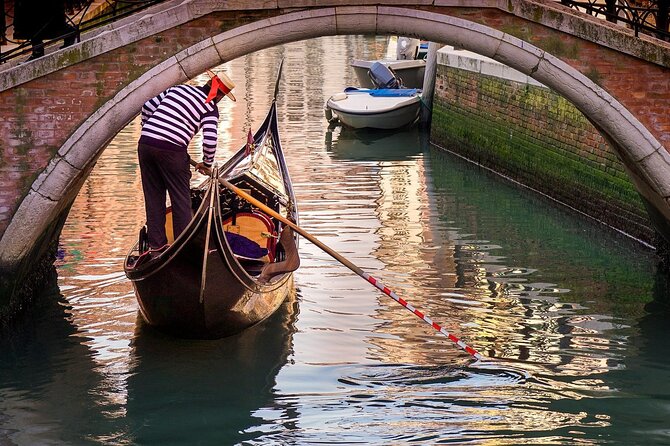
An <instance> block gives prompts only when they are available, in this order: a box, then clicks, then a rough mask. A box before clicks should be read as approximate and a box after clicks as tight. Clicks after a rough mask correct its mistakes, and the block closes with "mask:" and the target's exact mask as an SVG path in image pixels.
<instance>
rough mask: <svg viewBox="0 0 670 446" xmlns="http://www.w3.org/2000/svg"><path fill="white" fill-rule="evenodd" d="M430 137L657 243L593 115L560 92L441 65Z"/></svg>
mask: <svg viewBox="0 0 670 446" xmlns="http://www.w3.org/2000/svg"><path fill="white" fill-rule="evenodd" d="M437 85H438V88H436V95H435V99H434V102H433V117H432V127H431V140H432V141H433V142H434V143H435V144H437V145H438V146H441V147H444V148H447V149H449V150H450V151H452V152H455V153H457V154H459V155H462V156H464V157H465V158H468V159H470V160H472V161H474V162H476V163H478V164H481V165H482V166H485V167H487V168H490V169H492V170H494V171H496V172H498V173H500V174H502V175H505V176H508V177H510V178H512V179H513V180H515V181H518V182H519V183H521V184H523V185H525V186H527V187H530V188H532V189H535V190H537V191H539V192H541V193H543V194H545V195H547V196H549V197H551V198H553V199H555V200H557V201H560V202H562V203H564V204H566V205H568V206H571V207H573V208H575V209H577V210H579V211H581V212H583V213H586V214H587V215H590V216H592V217H594V218H596V219H598V220H600V221H602V222H604V223H607V224H609V225H611V226H613V227H615V228H617V229H619V230H621V231H624V232H626V233H628V234H631V235H632V236H634V237H636V238H639V239H641V240H643V241H645V242H647V243H652V242H653V238H654V231H653V229H652V225H651V223H650V222H649V218H648V216H647V212H646V208H645V207H644V205H643V202H642V200H641V199H640V197H639V194H638V193H637V191H636V189H635V187H634V186H633V184H632V182H631V181H630V179H629V178H628V176H627V174H626V172H625V170H624V168H623V164H622V163H621V161H620V160H619V159H618V158H617V156H616V154H615V152H614V151H613V149H612V148H611V147H610V146H609V145H608V144H607V143H606V142H605V140H604V138H603V137H602V136H601V135H600V134H599V133H598V132H597V130H596V129H595V128H594V127H593V125H592V124H591V123H590V122H589V121H588V119H587V118H586V117H585V116H584V115H583V114H582V113H581V112H579V111H578V110H577V109H576V108H575V107H574V106H573V105H572V104H571V103H570V102H569V101H567V100H566V99H565V98H563V97H562V96H560V95H558V94H556V93H554V92H553V91H551V90H549V89H547V88H543V87H538V86H534V85H528V84H520V83H517V82H512V81H508V80H503V79H498V78H495V77H491V76H485V75H481V74H478V73H473V72H469V71H465V70H461V69H457V68H450V67H445V66H439V67H438V79H437Z"/></svg>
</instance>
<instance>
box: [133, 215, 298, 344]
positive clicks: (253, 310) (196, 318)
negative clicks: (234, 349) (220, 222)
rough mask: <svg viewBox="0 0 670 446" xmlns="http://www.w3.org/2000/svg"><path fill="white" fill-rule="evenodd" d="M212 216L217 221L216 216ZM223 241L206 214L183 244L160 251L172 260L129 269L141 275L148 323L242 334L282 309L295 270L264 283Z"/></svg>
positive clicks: (204, 334) (196, 333)
mask: <svg viewBox="0 0 670 446" xmlns="http://www.w3.org/2000/svg"><path fill="white" fill-rule="evenodd" d="M209 218H212V220H214V221H213V224H216V219H215V217H214V216H210V217H209ZM208 229H209V230H210V231H211V233H210V238H209V244H208V246H207V258H206V259H204V256H203V253H204V252H205V245H206V238H207V237H206V234H207V230H208ZM224 243H225V242H224V241H223V240H221V239H220V238H219V233H218V232H217V231H216V230H214V228H213V227H212V226H210V225H208V224H207V217H206V216H203V218H202V219H201V220H200V222H199V224H198V225H197V226H196V227H195V228H193V235H192V236H191V237H190V238H188V239H187V240H186V241H185V242H183V244H182V246H179V245H177V246H173V247H171V248H170V250H168V251H166V252H165V253H163V254H162V255H161V257H162V256H168V259H167V260H165V261H162V259H161V258H160V257H159V258H158V259H156V260H154V261H155V262H156V263H157V267H156V268H155V269H153V270H152V269H151V265H149V264H147V269H148V271H146V270H145V271H144V272H143V273H140V274H137V275H133V273H132V272H128V271H127V274H129V277H130V278H131V280H132V279H139V280H132V283H133V286H134V288H135V294H136V296H137V300H138V303H139V307H140V312H141V314H142V317H143V318H144V319H145V320H146V321H147V323H149V325H152V326H154V327H156V328H158V329H161V330H162V331H166V332H169V333H171V334H174V335H176V336H179V337H186V338H200V339H207V338H221V337H225V336H230V335H233V334H236V333H239V332H240V331H242V330H244V329H246V328H248V327H250V326H252V325H254V324H256V323H258V322H260V321H261V320H263V319H265V318H266V317H268V316H269V315H271V314H272V313H273V312H274V311H275V310H276V309H277V308H279V306H280V305H281V303H282V302H283V301H284V299H285V298H286V296H287V295H288V293H289V292H290V289H291V287H292V286H293V280H292V278H293V276H292V274H291V273H287V274H284V275H282V276H280V277H278V278H275V279H274V280H273V281H272V282H271V283H270V284H266V285H261V284H259V283H257V281H255V280H253V279H252V278H251V277H250V276H249V275H247V273H246V271H245V270H244V269H243V268H242V267H241V266H240V265H239V263H238V262H237V261H236V259H235V257H234V256H233V255H232V253H231V252H230V250H229V249H228V248H227V246H225V245H224ZM172 251H176V252H175V253H174V254H172ZM203 261H205V265H206V267H205V270H204V274H203ZM150 262H151V260H150ZM147 273H148V274H150V275H147ZM203 278H204V284H203Z"/></svg>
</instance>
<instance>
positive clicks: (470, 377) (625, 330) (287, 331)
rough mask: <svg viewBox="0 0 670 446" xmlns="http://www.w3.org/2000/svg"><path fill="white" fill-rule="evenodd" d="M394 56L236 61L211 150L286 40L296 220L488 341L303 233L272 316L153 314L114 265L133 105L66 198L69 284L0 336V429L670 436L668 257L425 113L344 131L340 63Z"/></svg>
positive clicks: (334, 439) (333, 439) (134, 179)
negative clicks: (192, 322)
mask: <svg viewBox="0 0 670 446" xmlns="http://www.w3.org/2000/svg"><path fill="white" fill-rule="evenodd" d="M384 51H385V41H384V39H381V38H380V39H369V38H368V39H364V38H361V37H352V36H348V37H328V38H321V39H317V40H310V41H305V42H298V43H294V44H290V45H286V46H282V47H277V48H272V49H269V50H266V51H262V52H260V53H256V54H252V55H249V56H247V57H244V58H241V59H238V60H234V61H232V62H229V63H227V64H225V65H224V66H222V67H220V69H223V70H225V71H226V72H227V73H228V74H229V75H230V77H232V78H233V79H234V80H235V81H236V83H237V86H236V88H235V93H236V95H237V97H238V101H237V103H231V102H229V101H224V102H223V103H222V104H221V106H220V109H221V112H222V116H223V119H222V122H221V137H220V146H221V147H220V150H219V152H218V154H217V159H218V160H219V161H222V160H225V159H226V158H227V157H228V156H229V155H230V154H231V153H233V151H235V150H236V149H237V148H238V147H240V146H241V145H242V144H243V142H244V141H245V135H246V131H247V130H248V129H249V128H250V127H251V128H252V129H255V128H256V127H257V126H258V125H259V124H260V122H261V120H262V118H263V117H264V115H265V113H266V111H267V109H268V106H269V104H270V100H271V95H272V91H273V88H274V81H275V73H276V70H277V67H278V65H279V60H280V59H281V58H284V59H285V62H284V74H283V78H282V82H281V87H280V94H279V98H278V105H279V121H280V122H279V125H280V128H281V137H282V142H283V147H284V150H285V152H286V157H287V159H288V163H289V166H290V169H291V174H292V178H293V183H294V186H295V192H296V195H297V198H298V202H299V207H300V217H301V224H302V226H303V227H304V229H306V230H307V231H309V232H311V233H312V234H313V235H314V236H316V237H318V238H319V239H320V240H321V241H323V242H324V243H326V244H327V245H328V246H330V247H331V248H333V249H335V250H336V251H338V252H339V253H341V254H342V255H344V256H345V257H347V258H348V259H349V260H351V261H352V262H354V263H355V264H357V265H358V266H360V267H361V268H363V269H364V270H366V271H367V272H369V273H370V274H372V275H373V276H375V277H377V278H379V279H380V280H382V281H383V282H384V283H385V284H387V285H388V286H389V287H390V288H392V289H393V290H394V291H395V292H396V293H397V294H398V295H400V296H401V297H403V298H404V299H405V300H407V301H409V302H410V303H411V304H413V305H414V306H415V307H417V308H419V309H420V310H421V311H423V312H424V313H426V314H427V315H429V316H430V317H431V318H432V319H433V320H434V321H436V322H438V323H440V324H442V325H443V326H444V327H445V328H446V329H447V330H449V331H451V332H453V333H454V334H455V335H457V336H459V337H462V338H463V339H464V340H465V341H466V342H467V343H469V344H470V345H472V346H473V347H475V348H476V349H478V350H479V351H481V352H482V353H483V354H484V356H485V357H486V358H487V359H486V360H484V361H481V362H475V361H474V360H473V359H472V358H470V356H469V355H468V354H466V353H464V352H463V351H462V350H460V349H459V348H457V347H456V346H455V344H453V343H452V342H451V341H449V340H448V339H447V338H445V337H444V336H442V335H440V334H439V333H437V332H435V331H434V330H433V329H432V328H431V327H430V326H428V325H426V324H425V323H424V322H422V321H421V320H420V319H419V318H417V317H416V316H414V315H412V314H411V313H409V312H408V311H406V310H404V309H403V308H402V307H401V306H400V305H398V304H397V303H395V302H394V301H392V300H391V299H390V298H388V297H387V296H385V295H383V294H381V293H379V292H378V291H376V289H374V288H373V287H371V286H370V285H369V284H368V283H366V282H365V281H363V280H362V279H361V278H359V277H358V276H356V275H354V274H352V273H351V272H350V271H349V270H347V269H346V268H344V267H343V266H341V265H340V264H338V262H336V261H335V260H333V259H332V258H331V257H329V256H328V255H327V254H325V253H324V252H322V251H321V250H320V249H318V248H317V247H315V246H314V245H312V244H310V243H309V242H308V241H306V240H303V241H302V243H301V246H300V251H301V258H302V266H301V268H300V269H299V271H298V272H297V273H296V274H295V282H296V289H295V293H294V295H292V296H291V297H290V299H289V300H287V302H286V304H285V305H284V306H283V307H282V308H281V309H280V311H278V312H277V313H276V314H275V315H274V316H273V317H272V318H271V319H269V320H267V321H265V322H264V323H262V324H260V325H258V326H256V327H254V328H252V329H250V330H247V331H246V332H245V333H243V334H241V335H239V336H236V337H232V338H228V339H223V340H219V341H186V340H179V339H173V338H170V337H167V336H163V335H160V334H157V333H155V332H154V331H153V330H150V329H148V328H147V327H145V326H143V324H142V323H141V320H140V319H139V317H138V313H137V309H138V307H137V303H136V301H135V297H134V294H133V291H132V287H131V284H130V283H129V281H128V280H127V279H126V278H125V276H124V274H123V269H122V263H123V259H124V256H125V253H126V252H127V250H128V249H129V248H130V247H131V246H132V244H133V243H134V241H135V238H136V234H137V231H138V229H139V227H140V225H141V224H142V223H143V219H144V217H143V212H144V211H143V201H142V200H143V198H142V194H141V188H140V177H139V171H138V166H137V158H136V141H137V138H138V132H139V124H138V121H137V120H135V121H133V122H132V123H131V124H130V125H129V126H128V127H127V128H125V129H124V130H123V131H122V132H121V133H119V135H118V136H117V137H116V138H115V139H114V141H113V142H112V143H111V144H110V145H109V146H108V148H107V149H106V150H105V152H104V154H103V155H102V157H101V158H100V160H99V161H98V163H97V166H96V167H95V169H94V171H93V172H92V174H91V176H90V178H89V179H88V181H87V182H86V184H85V185H84V187H83V188H82V190H81V192H80V194H79V196H78V198H77V200H76V202H75V204H74V207H73V209H72V211H71V213H70V216H69V219H68V221H67V224H66V226H65V228H64V229H63V234H62V237H61V243H60V251H59V259H58V261H57V267H58V289H56V290H52V291H50V292H49V293H50V294H51V295H49V296H45V298H44V299H43V302H42V304H41V305H40V306H39V307H38V308H36V309H35V310H33V311H32V312H31V315H30V320H29V321H27V322H25V323H24V324H22V325H20V326H18V327H17V328H16V329H15V331H14V332H12V333H11V334H8V335H7V336H5V337H4V338H3V339H2V340H1V342H0V358H1V361H0V445H14V444H17V445H33V444H40V445H41V444H47V445H50V444H58V445H60V444H71V445H82V444H129V445H130V444H133V445H135V444H146V445H169V444H217V445H223V444H236V443H244V444H257V445H267V444H317V443H318V444H354V443H358V444H380V445H388V444H401V443H415V444H439V443H454V444H459V443H467V444H482V445H518V444H626V445H632V444H640V445H651V444H669V443H670V422H668V417H669V416H670V403H669V401H670V384H669V383H668V379H667V378H668V376H670V375H669V372H670V370H669V369H670V359H669V358H670V356H669V355H668V353H670V340H669V339H670V337H669V336H668V335H667V323H666V321H665V318H664V317H663V316H662V315H658V316H657V315H654V314H653V313H650V312H648V311H647V309H648V306H647V305H646V304H647V303H648V302H650V301H651V300H652V299H653V285H654V280H655V273H656V268H655V260H654V258H653V257H652V254H651V253H650V252H649V251H648V250H646V249H645V248H643V247H642V246H640V245H639V244H636V243H635V242H633V241H631V240H629V239H626V238H624V237H622V236H620V235H618V234H615V233H613V232H611V231H609V230H606V229H605V227H603V226H600V225H598V224H597V223H594V222H590V221H587V220H585V219H583V218H581V217H576V216H575V215H573V214H571V213H569V212H567V211H565V210H561V209H557V208H556V207H554V206H553V205H552V204H549V203H547V202H546V201H545V200H543V199H540V198H537V197H536V196H534V195H532V194H530V193H528V192H526V191H524V190H521V189H519V188H517V187H515V186H512V185H510V184H509V183H506V182H505V181H503V180H501V179H499V178H496V177H492V176H491V175H490V174H488V173H487V172H485V171H483V170H480V169H478V168H477V167H475V166H473V165H470V164H467V163H466V162H464V161H462V160H460V159H458V158H456V157H454V156H452V155H450V154H446V153H443V152H441V151H439V150H438V149H436V148H432V147H430V146H428V145H427V144H426V143H425V141H424V139H425V138H423V137H422V136H421V135H420V134H419V133H418V131H416V130H414V131H406V132H401V133H396V134H389V133H385V134H375V133H371V132H353V131H347V130H342V129H340V128H330V129H329V128H328V124H327V122H326V121H325V119H324V112H323V104H324V102H325V100H326V99H327V98H328V96H330V95H331V94H333V93H335V92H337V91H341V90H342V88H344V87H345V86H348V85H355V84H356V79H355V76H354V73H353V71H352V70H351V68H350V67H349V65H348V63H349V62H350V61H351V59H352V58H375V57H378V56H380V55H382V54H383V53H384ZM199 81H202V79H199ZM198 147H199V141H196V143H195V144H194V146H193V147H192V154H193V155H194V156H197V154H198ZM200 180H201V178H200V177H195V176H194V178H193V182H194V183H195V182H198V181H200ZM491 358H493V359H491Z"/></svg>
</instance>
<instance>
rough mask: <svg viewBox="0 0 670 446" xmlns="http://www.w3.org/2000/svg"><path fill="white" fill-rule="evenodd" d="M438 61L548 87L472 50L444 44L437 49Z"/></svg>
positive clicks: (439, 63) (454, 66)
mask: <svg viewBox="0 0 670 446" xmlns="http://www.w3.org/2000/svg"><path fill="white" fill-rule="evenodd" d="M437 63H438V65H444V66H448V67H452V68H460V69H461V70H466V71H472V72H475V73H479V74H483V75H486V76H493V77H497V78H499V79H505V80H509V81H513V82H518V83H521V84H529V85H535V86H537V87H544V88H547V87H546V86H545V85H544V84H542V83H541V82H538V81H536V80H535V79H533V78H532V77H530V76H527V75H525V74H523V73H521V72H519V71H517V70H515V69H514V68H511V67H508V66H507V65H505V64H502V63H500V62H498V61H497V60H493V59H491V58H488V57H486V56H482V55H480V54H477V53H473V52H472V51H467V50H462V49H456V48H454V47H453V46H450V45H447V46H444V47H442V48H440V49H439V50H438V51H437Z"/></svg>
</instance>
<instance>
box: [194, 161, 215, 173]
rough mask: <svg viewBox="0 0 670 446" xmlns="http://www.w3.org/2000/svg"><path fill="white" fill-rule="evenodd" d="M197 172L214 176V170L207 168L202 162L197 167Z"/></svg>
mask: <svg viewBox="0 0 670 446" xmlns="http://www.w3.org/2000/svg"><path fill="white" fill-rule="evenodd" d="M195 170H197V171H198V172H200V173H201V174H203V175H211V174H212V169H210V168H209V167H207V166H205V163H202V162H200V163H198V164H196V165H195Z"/></svg>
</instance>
